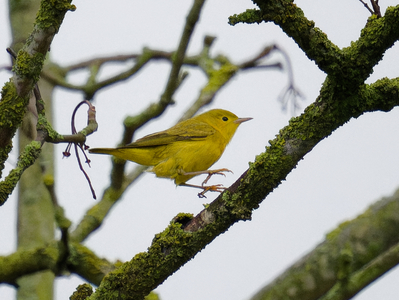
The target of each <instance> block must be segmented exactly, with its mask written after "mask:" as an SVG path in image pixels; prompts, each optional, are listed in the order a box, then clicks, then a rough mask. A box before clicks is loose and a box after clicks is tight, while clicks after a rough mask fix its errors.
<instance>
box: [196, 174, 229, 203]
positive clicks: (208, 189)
mask: <svg viewBox="0 0 399 300" xmlns="http://www.w3.org/2000/svg"><path fill="white" fill-rule="evenodd" d="M223 175H224V174H223ZM202 188H203V189H204V190H203V191H202V192H201V193H198V197H199V198H206V196H205V193H206V192H219V193H222V192H224V191H225V190H226V189H227V188H226V187H224V186H223V185H221V184H216V185H209V186H202Z"/></svg>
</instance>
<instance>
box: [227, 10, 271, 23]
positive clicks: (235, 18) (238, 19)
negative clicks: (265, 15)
mask: <svg viewBox="0 0 399 300" xmlns="http://www.w3.org/2000/svg"><path fill="white" fill-rule="evenodd" d="M261 22H263V19H262V14H261V11H260V10H259V9H247V10H246V11H245V12H243V13H240V14H238V15H237V14H234V15H232V16H230V17H229V22H228V23H229V24H230V25H236V24H237V23H248V24H253V23H257V24H259V23H261Z"/></svg>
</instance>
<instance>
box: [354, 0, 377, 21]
mask: <svg viewBox="0 0 399 300" xmlns="http://www.w3.org/2000/svg"><path fill="white" fill-rule="evenodd" d="M359 1H360V2H361V3H362V4H363V5H364V7H365V8H367V10H368V11H369V12H370V13H371V14H372V15H376V16H377V17H378V18H381V9H380V6H379V4H378V0H370V2H371V6H372V7H373V9H371V8H370V7H369V6H368V5H367V3H366V2H364V1H363V0H359Z"/></svg>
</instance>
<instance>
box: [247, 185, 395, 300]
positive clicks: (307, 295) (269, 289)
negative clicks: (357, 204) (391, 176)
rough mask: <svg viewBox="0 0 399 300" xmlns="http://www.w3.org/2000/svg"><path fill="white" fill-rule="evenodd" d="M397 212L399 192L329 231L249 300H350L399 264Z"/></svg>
mask: <svg viewBox="0 0 399 300" xmlns="http://www.w3.org/2000/svg"><path fill="white" fill-rule="evenodd" d="M398 212H399V190H398V191H396V193H395V194H394V195H393V196H391V197H389V198H383V199H382V200H380V201H378V202H376V203H375V204H373V205H372V206H371V207H370V208H369V209H367V210H366V212H364V213H363V214H361V215H359V216H358V217H357V218H355V219H353V220H351V221H346V222H344V223H342V224H341V225H339V226H338V227H337V229H335V230H333V231H331V232H330V233H328V234H327V236H326V239H325V241H323V242H322V243H321V244H320V245H318V246H317V247H316V248H315V249H314V250H312V251H311V252H310V253H308V254H306V255H304V256H303V257H302V258H301V259H299V260H298V261H297V262H295V263H294V264H293V265H292V266H291V267H289V268H288V269H287V270H286V271H284V273H282V274H281V275H279V276H278V277H276V278H275V279H274V280H273V282H271V283H270V284H268V285H267V286H265V287H264V288H262V289H261V290H260V291H259V292H258V293H257V294H256V295H255V296H253V297H252V298H251V300H260V299H269V298H273V299H276V300H278V299H308V300H313V299H323V300H327V299H350V298H351V297H353V296H354V295H355V294H356V293H357V292H359V291H360V290H361V289H362V288H364V287H365V286H366V285H367V284H369V283H371V282H372V281H374V280H376V279H377V278H378V277H379V276H381V275H382V274H383V273H384V272H386V271H388V270H389V269H391V268H393V267H394V266H395V265H397V264H398V263H399V255H398V248H399V247H398V243H399V237H398V235H397V234H395V233H396V232H397V231H398V230H399V220H398V218H397V215H398ZM323 295H324V296H323Z"/></svg>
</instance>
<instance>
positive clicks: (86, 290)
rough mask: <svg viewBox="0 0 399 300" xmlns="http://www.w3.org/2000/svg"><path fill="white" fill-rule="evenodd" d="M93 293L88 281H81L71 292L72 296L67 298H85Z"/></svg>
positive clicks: (72, 299) (80, 299)
mask: <svg viewBox="0 0 399 300" xmlns="http://www.w3.org/2000/svg"><path fill="white" fill-rule="evenodd" d="M91 294H93V288H92V287H91V285H90V284H88V283H83V284H80V285H78V287H77V288H76V291H75V292H73V294H72V296H71V297H70V298H69V299H70V300H85V299H86V298H87V297H89V296H90V295H91Z"/></svg>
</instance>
